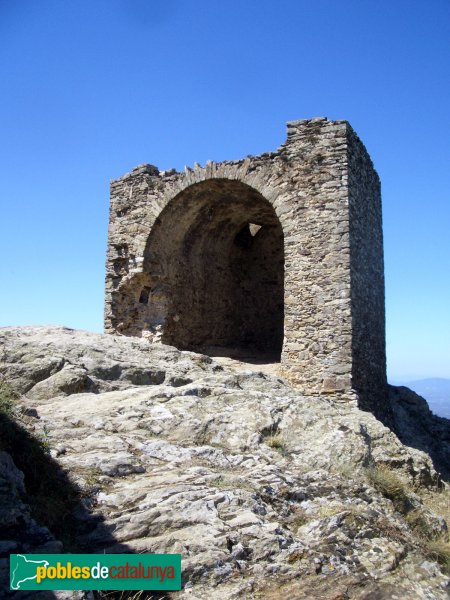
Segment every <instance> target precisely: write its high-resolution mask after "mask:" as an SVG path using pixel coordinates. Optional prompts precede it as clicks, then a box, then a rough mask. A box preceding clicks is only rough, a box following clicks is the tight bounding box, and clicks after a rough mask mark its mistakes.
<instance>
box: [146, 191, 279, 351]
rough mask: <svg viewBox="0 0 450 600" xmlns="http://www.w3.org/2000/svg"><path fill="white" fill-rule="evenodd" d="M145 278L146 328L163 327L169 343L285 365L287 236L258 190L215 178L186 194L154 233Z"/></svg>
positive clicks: (166, 212) (169, 209)
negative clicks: (282, 359) (242, 353)
mask: <svg viewBox="0 0 450 600" xmlns="http://www.w3.org/2000/svg"><path fill="white" fill-rule="evenodd" d="M144 272H145V276H146V280H145V281H146V285H145V286H143V288H142V290H141V292H140V302H141V306H142V304H144V305H146V309H145V310H146V315H145V319H144V321H145V324H146V327H149V328H150V329H152V328H156V329H157V328H159V331H160V335H161V341H162V342H164V343H167V344H171V345H174V346H176V347H178V348H183V349H190V350H200V351H202V352H206V353H208V352H210V353H213V351H214V350H213V349H218V348H223V349H227V348H228V349H233V350H237V351H239V350H250V351H251V352H254V353H255V356H257V355H258V354H259V355H265V356H270V358H271V359H273V360H278V359H279V357H280V353H281V349H282V344H283V321H284V240H283V231H282V228H281V225H280V222H279V220H278V218H277V216H276V214H275V211H274V209H273V207H272V205H271V204H270V203H269V202H268V201H267V200H266V199H265V198H263V196H262V195H261V194H260V193H259V192H257V191H256V190H255V189H253V188H251V187H249V186H248V185H246V184H244V183H242V182H239V181H235V180H227V179H214V180H208V181H205V182H202V183H198V184H194V185H192V186H190V187H188V188H187V189H186V190H184V191H183V192H181V193H180V194H179V195H178V196H176V197H175V198H174V199H173V200H172V201H171V202H170V203H169V204H168V206H167V207H166V208H165V209H164V210H163V211H162V213H161V214H160V216H159V218H158V219H157V221H156V223H155V224H154V226H153V228H152V231H151V234H150V236H149V239H148V243H147V247H146V251H145V256H144ZM230 354H231V355H232V353H230Z"/></svg>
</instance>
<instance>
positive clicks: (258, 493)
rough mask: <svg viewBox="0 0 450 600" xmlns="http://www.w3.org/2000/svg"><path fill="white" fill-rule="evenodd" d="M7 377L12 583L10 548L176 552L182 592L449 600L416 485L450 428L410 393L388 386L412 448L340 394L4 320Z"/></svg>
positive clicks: (2, 474) (424, 485)
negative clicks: (308, 393) (307, 393)
mask: <svg viewBox="0 0 450 600" xmlns="http://www.w3.org/2000/svg"><path fill="white" fill-rule="evenodd" d="M0 376H1V377H3V379H4V380H5V381H7V382H8V383H9V384H11V386H13V388H14V389H15V390H17V392H18V394H20V396H18V397H17V398H16V399H15V402H14V406H13V407H12V408H11V407H9V408H8V410H7V411H6V410H4V414H3V419H4V420H6V421H8V424H7V428H6V429H5V428H4V429H3V433H4V432H5V431H6V432H7V435H10V436H12V438H13V440H17V439H20V444H18V443H15V442H14V443H10V444H9V446H8V443H7V442H3V443H2V446H0V449H1V450H3V451H2V452H0V497H1V500H2V504H1V505H0V528H1V530H2V533H3V535H2V536H1V537H2V540H3V541H2V542H1V545H0V550H1V552H2V555H1V556H3V558H2V559H1V561H2V562H1V566H2V568H3V574H2V575H3V577H5V576H6V570H7V568H8V560H7V555H8V553H9V552H40V551H42V552H58V551H78V552H83V551H85V552H104V551H105V552H145V553H153V552H163V553H169V552H171V553H181V554H182V560H183V590H182V591H181V592H177V593H173V594H172V595H171V596H170V597H171V598H177V599H178V598H180V599H181V598H189V599H191V600H196V599H198V600H200V599H201V600H204V599H205V598H208V599H209V598H212V599H217V600H231V599H234V598H249V599H259V598H261V599H262V598H264V599H271V600H277V599H281V598H290V599H305V600H306V599H310V598H311V599H314V598H320V599H324V600H344V599H359V600H363V599H364V600H376V599H384V598H386V599H387V598H392V599H394V598H398V599H399V600H400V599H401V600H403V599H408V600H415V599H428V600H432V599H441V598H447V597H448V595H447V591H448V589H449V587H448V586H449V580H448V577H447V576H446V575H444V573H443V572H442V570H441V568H442V567H441V566H439V564H438V563H437V562H436V561H435V559H436V558H438V556H437V555H435V554H433V552H431V551H430V549H429V548H428V547H427V544H426V539H431V538H434V537H436V538H439V539H441V540H445V536H446V525H445V522H444V521H443V520H442V519H441V518H439V517H438V516H436V515H434V514H433V513H432V512H430V511H429V509H427V508H426V507H425V505H424V504H423V503H422V500H421V497H420V491H421V490H426V489H437V487H438V485H439V475H438V473H437V472H436V468H437V469H439V470H440V471H441V472H444V467H445V462H446V460H447V459H448V449H449V440H450V436H449V428H448V422H446V421H445V420H439V419H437V418H435V417H433V416H432V415H431V413H429V411H428V409H427V407H426V404H425V406H424V405H423V402H424V401H423V400H421V399H419V400H418V399H417V398H418V397H417V396H416V395H413V396H411V395H410V394H411V392H408V391H405V390H402V389H401V388H398V389H393V390H392V391H391V394H392V402H393V405H394V413H395V414H396V417H397V419H398V423H399V428H398V432H397V433H398V435H399V436H400V437H401V438H402V439H403V441H404V442H405V443H408V444H409V445H408V446H406V445H404V444H402V443H401V442H400V440H399V438H398V437H397V435H395V434H394V433H392V432H391V431H390V430H389V429H387V428H386V427H384V426H383V425H382V424H381V423H380V422H379V421H377V420H376V419H375V417H373V416H372V415H371V414H370V413H367V412H362V411H360V410H358V409H357V408H355V407H353V406H348V405H346V404H345V403H341V402H339V398H335V399H334V398H330V397H329V396H327V397H320V396H316V397H304V396H301V395H299V394H298V392H296V391H295V389H293V388H291V387H290V386H289V385H288V384H287V383H286V382H285V381H283V380H282V379H280V378H277V377H276V376H274V375H270V374H267V373H263V372H260V371H258V367H257V366H255V367H253V370H251V369H250V368H249V366H248V365H242V367H241V368H236V365H234V366H233V368H229V366H228V365H227V364H219V363H217V362H215V361H213V360H212V359H210V358H209V357H207V356H203V355H200V354H195V353H190V352H181V351H178V350H176V349H175V348H171V347H168V346H162V345H159V346H157V345H154V346H152V345H150V344H149V343H148V342H146V341H145V340H141V339H137V338H126V337H116V336H104V335H100V334H92V333H86V332H81V331H73V330H70V329H67V328H62V327H29V328H4V329H0ZM427 411H428V412H427ZM436 419H437V420H436ZM401 422H403V423H405V426H404V427H403V428H402V427H401V426H400V424H401ZM418 423H420V432H419V433H420V435H419V434H417V436H415V434H414V432H415V431H418V429H417V428H418V427H419V425H418ZM11 432H12V433H11ZM30 433H31V434H32V436H30ZM439 436H440V438H439ZM6 437H7V436H6ZM27 444H28V445H27ZM30 444H31V446H30ZM413 445H415V446H416V448H413V447H412V446H413ZM30 448H31V450H30ZM418 448H422V449H423V450H426V451H427V452H429V453H431V455H432V457H433V460H434V466H433V462H432V459H431V458H430V456H429V455H427V454H425V453H424V452H423V451H421V450H420V449H418ZM27 452H31V455H30V456H27ZM32 461H35V462H36V464H38V465H39V469H41V471H40V473H41V475H39V476H36V474H35V473H34V471H32V470H30V469H31V467H30V464H31V463H32ZM447 466H448V463H447ZM33 473H34V474H33ZM383 473H384V474H385V475H386V474H387V475H386V476H391V475H392V477H393V481H394V483H396V485H397V488H398V489H397V492H395V493H394V492H393V491H392V490H391V491H389V489H388V488H387V487H386V485H385V486H384V487H383V483H382V482H381V483H380V477H381V476H382V475H383ZM444 474H445V473H444ZM42 486H43V489H42ZM394 487H395V486H394ZM418 525H420V529H421V530H422V535H421V536H419V535H418V533H417V529H418ZM427 548H428V549H427ZM5 595H7V592H5ZM56 595H57V596H58V597H62V596H63V595H61V594H60V595H58V593H56ZM16 596H17V597H19V596H18V595H17V594H16ZM23 597H26V596H23ZM29 597H30V598H31V597H36V594H34V595H30V596H29ZM53 597H54V596H53ZM84 597H86V598H90V597H92V594H90V593H88V594H85V595H84ZM149 597H150V596H149Z"/></svg>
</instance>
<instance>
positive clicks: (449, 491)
mask: <svg viewBox="0 0 450 600" xmlns="http://www.w3.org/2000/svg"><path fill="white" fill-rule="evenodd" d="M421 498H422V501H423V503H424V506H426V507H427V508H428V509H430V510H431V511H432V512H434V513H435V514H436V515H438V516H440V517H442V518H443V519H444V521H445V522H446V523H447V525H450V488H448V487H447V488H436V490H427V491H425V492H424V493H423V494H422V495H421Z"/></svg>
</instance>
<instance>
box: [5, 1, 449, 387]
mask: <svg viewBox="0 0 450 600" xmlns="http://www.w3.org/2000/svg"><path fill="white" fill-rule="evenodd" d="M449 40H450V2H449V1H448V0H423V1H418V0H284V1H283V0H280V1H275V0H208V1H206V0H203V1H200V0H89V1H87V0H0V75H1V87H2V92H1V94H0V108H1V110H0V118H1V145H0V153H1V157H0V168H1V170H2V176H1V189H0V199H1V238H0V251H1V257H2V260H1V265H0V282H1V294H0V325H23V324H43V323H62V324H65V325H68V326H71V327H76V328H84V329H90V330H94V331H101V329H102V311H103V279H104V262H105V249H106V232H107V218H108V194H109V189H108V188H109V180H110V179H112V178H115V177H119V176H120V175H122V174H123V173H125V172H126V171H128V170H130V169H131V168H132V167H134V166H136V165H137V164H140V163H145V162H148V163H152V164H155V165H156V166H158V167H159V168H160V169H166V168H171V167H176V168H182V167H183V166H184V165H185V164H188V165H192V164H193V163H194V161H197V162H199V163H204V162H205V161H206V160H207V159H213V160H222V159H235V158H241V157H242V156H245V155H246V154H258V153H260V152H264V151H268V150H273V149H275V148H276V147H277V146H279V145H280V144H281V143H282V142H283V141H284V138H285V122H286V121H288V120H293V119H302V118H309V117H314V116H327V117H328V118H329V119H347V120H349V121H350V123H351V124H352V126H353V127H354V128H355V130H356V131H357V132H358V134H359V135H360V137H361V138H362V140H363V142H364V143H365V145H366V147H367V148H368V150H369V153H370V154H371V156H372V158H373V160H374V163H375V166H376V168H377V170H378V172H379V174H380V177H381V180H382V186H383V207H384V232H385V262H386V302H387V341H388V344H387V350H388V364H389V374H390V377H391V379H394V380H398V379H402V378H405V379H412V378H414V379H417V378H421V377H426V376H441V377H450V310H449V309H450V273H449V271H450V268H449V265H450V241H449V240H450V204H449V196H450V194H449V192H450V164H449V158H450V152H449V150H450V148H449V146H450V142H449V140H450V135H449V134H450V127H449V121H450V119H449V113H450V97H449V96H450V94H449V90H450V73H449V65H450V51H449V44H450V42H449Z"/></svg>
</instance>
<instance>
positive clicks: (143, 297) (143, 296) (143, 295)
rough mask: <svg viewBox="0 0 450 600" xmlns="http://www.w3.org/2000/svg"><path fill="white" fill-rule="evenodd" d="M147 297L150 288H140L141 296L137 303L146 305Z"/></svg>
mask: <svg viewBox="0 0 450 600" xmlns="http://www.w3.org/2000/svg"><path fill="white" fill-rule="evenodd" d="M149 296H150V288H149V287H147V286H146V287H144V288H142V291H141V295H140V296H139V302H140V303H141V304H148V298H149Z"/></svg>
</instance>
